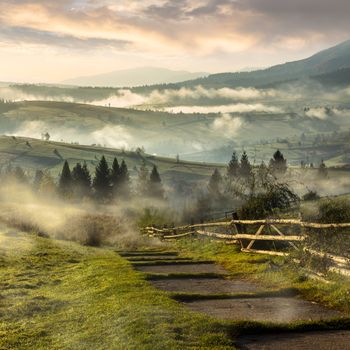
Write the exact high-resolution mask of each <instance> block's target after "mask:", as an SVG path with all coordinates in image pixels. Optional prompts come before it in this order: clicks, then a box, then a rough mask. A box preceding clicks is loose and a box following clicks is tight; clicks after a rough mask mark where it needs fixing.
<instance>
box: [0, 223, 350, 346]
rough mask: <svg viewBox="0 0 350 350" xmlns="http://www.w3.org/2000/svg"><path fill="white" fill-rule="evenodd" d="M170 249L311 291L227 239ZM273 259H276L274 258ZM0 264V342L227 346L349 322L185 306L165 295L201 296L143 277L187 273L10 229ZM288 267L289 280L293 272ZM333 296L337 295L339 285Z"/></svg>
mask: <svg viewBox="0 0 350 350" xmlns="http://www.w3.org/2000/svg"><path fill="white" fill-rule="evenodd" d="M177 249H181V252H182V254H181V256H185V255H188V256H191V257H195V258H203V257H207V258H208V257H210V258H211V259H213V260H217V261H218V262H220V263H221V264H223V265H224V266H226V267H227V268H228V269H229V270H230V271H231V272H232V274H233V275H237V276H241V277H243V276H244V277H245V278H249V279H255V280H257V281H259V282H261V283H262V284H266V285H268V284H269V285H270V287H271V286H272V285H273V283H271V282H272V281H273V282H274V283H275V285H276V286H278V288H280V289H279V290H277V288H276V290H275V291H274V290H270V291H267V292H265V294H266V293H267V294H266V295H272V294H273V293H277V294H278V295H280V294H281V293H282V294H283V293H284V294H286V295H287V294H288V295H290V293H295V290H294V289H284V290H283V288H291V287H290V286H291V285H293V286H295V288H297V290H298V292H299V293H300V292H301V293H303V288H304V289H305V290H309V291H310V290H311V289H310V288H315V283H314V282H312V281H311V282H305V281H304V282H300V280H299V282H298V283H297V282H296V281H297V279H296V280H295V281H294V282H293V281H292V282H291V281H289V282H287V280H288V279H287V277H286V273H285V271H284V272H283V273H282V272H281V271H279V272H276V271H275V272H271V271H270V272H269V271H268V266H269V264H270V261H271V260H270V259H269V258H264V257H258V256H250V255H249V254H240V253H238V252H237V251H236V250H234V249H233V247H232V246H231V247H227V246H225V245H222V244H217V243H209V242H206V241H201V242H199V241H196V242H194V241H190V240H183V241H181V242H178V243H177ZM150 253H151V251H150ZM273 262H274V264H283V261H282V260H281V259H277V260H275V259H273ZM282 266H283V265H282ZM0 267H1V269H0V291H1V294H0V349H6V350H7V349H33V350H34V349H35V350H44V349H45V350H46V349H78V350H79V349H84V350H85V349H94V350H99V349H101V350H102V349H103V350H104V349H184V348H190V349H232V348H234V347H233V341H234V339H235V337H237V336H239V335H241V334H247V333H259V332H266V333H268V332H276V331H291V332H292V331H300V330H302V331H306V330H317V329H323V330H325V329H344V328H346V329H348V328H349V326H350V323H349V320H348V319H342V320H332V321H329V322H322V321H321V322H311V323H310V322H306V323H292V324H272V323H268V322H267V323H264V322H263V323H261V322H243V321H242V322H218V321H215V320H213V319H211V318H208V317H206V316H204V315H201V314H197V313H193V312H190V311H189V310H188V309H186V308H185V307H184V306H183V305H182V304H180V303H177V302H176V301H175V300H174V299H172V298H171V297H174V298H175V299H176V296H177V297H178V300H182V301H183V300H185V299H186V298H187V299H188V298H189V299H191V298H192V300H193V299H194V298H202V296H198V295H190V294H186V293H184V294H181V293H177V294H176V293H175V294H172V293H168V292H165V291H160V290H157V289H155V288H154V287H153V286H152V285H151V284H150V283H149V282H148V281H147V279H162V278H173V277H178V276H179V275H181V276H182V277H188V278H193V275H191V274H167V275H159V274H142V273H139V272H137V271H135V270H133V269H132V267H131V264H130V263H129V262H128V261H127V260H125V259H124V258H122V257H121V256H120V255H118V254H117V253H116V252H115V251H113V250H112V249H104V248H90V247H84V246H81V245H78V244H75V243H71V242H66V241H57V240H51V239H47V238H40V237H37V236H35V235H31V234H25V233H19V232H17V231H10V230H2V231H1V233H0ZM282 268H283V267H282ZM289 274H290V276H294V277H296V273H295V272H293V271H290V272H289ZM209 275H210V277H212V278H215V277H220V275H218V274H209ZM200 276H201V277H209V276H208V274H201V275H200ZM303 283H304V284H303ZM307 283H309V287H308V288H309V289H307V286H308V285H307ZM284 286H289V287H284ZM327 288H328V289H327ZM330 288H331V289H330ZM332 290H333V292H332ZM336 290H337V289H336V288H335V285H331V286H320V287H319V289H318V291H319V295H320V296H323V302H325V299H324V297H325V294H326V292H328V293H330V294H329V297H330V300H334V297H335V294H334V293H336ZM313 291H315V289H314V290H313ZM338 293H339V296H340V295H341V296H343V294H342V291H338ZM265 294H264V295H265ZM221 297H223V298H226V297H228V296H227V295H221ZM230 297H232V296H230ZM236 297H237V296H236ZM245 297H246V295H245ZM250 297H254V295H250ZM184 298H185V299H184ZM320 298H321V297H320ZM347 300H349V297H348V298H347ZM333 306H336V305H333ZM338 306H339V308H340V306H342V307H343V306H344V305H343V304H342V303H340V304H339V305H338Z"/></svg>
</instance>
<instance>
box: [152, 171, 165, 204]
mask: <svg viewBox="0 0 350 350" xmlns="http://www.w3.org/2000/svg"><path fill="white" fill-rule="evenodd" d="M149 180H150V181H149V194H150V195H151V196H152V197H155V198H159V199H163V198H164V189H163V185H162V180H161V178H160V175H159V173H158V169H157V167H156V166H155V165H154V166H153V169H152V172H151V175H150V178H149Z"/></svg>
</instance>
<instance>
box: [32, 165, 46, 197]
mask: <svg viewBox="0 0 350 350" xmlns="http://www.w3.org/2000/svg"><path fill="white" fill-rule="evenodd" d="M43 177H44V172H43V171H42V170H37V171H36V172H35V176H34V181H33V190H34V192H38V191H39V189H40V186H41V181H42V179H43Z"/></svg>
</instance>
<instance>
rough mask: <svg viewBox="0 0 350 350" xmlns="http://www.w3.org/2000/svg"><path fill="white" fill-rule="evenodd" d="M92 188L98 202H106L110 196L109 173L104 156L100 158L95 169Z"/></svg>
mask: <svg viewBox="0 0 350 350" xmlns="http://www.w3.org/2000/svg"><path fill="white" fill-rule="evenodd" d="M93 187H94V190H95V194H96V197H97V198H98V199H99V200H103V201H107V200H109V198H110V195H111V189H112V187H111V183H110V172H109V167H108V163H107V161H106V158H105V156H102V158H101V160H100V162H99V163H98V164H97V166H96V169H95V177H94V180H93Z"/></svg>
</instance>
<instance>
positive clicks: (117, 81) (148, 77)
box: [63, 67, 207, 87]
mask: <svg viewBox="0 0 350 350" xmlns="http://www.w3.org/2000/svg"><path fill="white" fill-rule="evenodd" d="M206 75H207V73H203V72H198V73H191V72H186V71H175V70H170V69H165V68H155V67H141V68H135V69H127V70H119V71H114V72H110V73H105V74H99V75H91V76H85V77H77V78H73V79H69V80H65V81H64V82H63V83H65V84H72V85H79V86H110V87H132V86H142V85H154V84H166V83H177V82H182V81H185V80H190V79H196V78H199V77H203V76H206Z"/></svg>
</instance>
